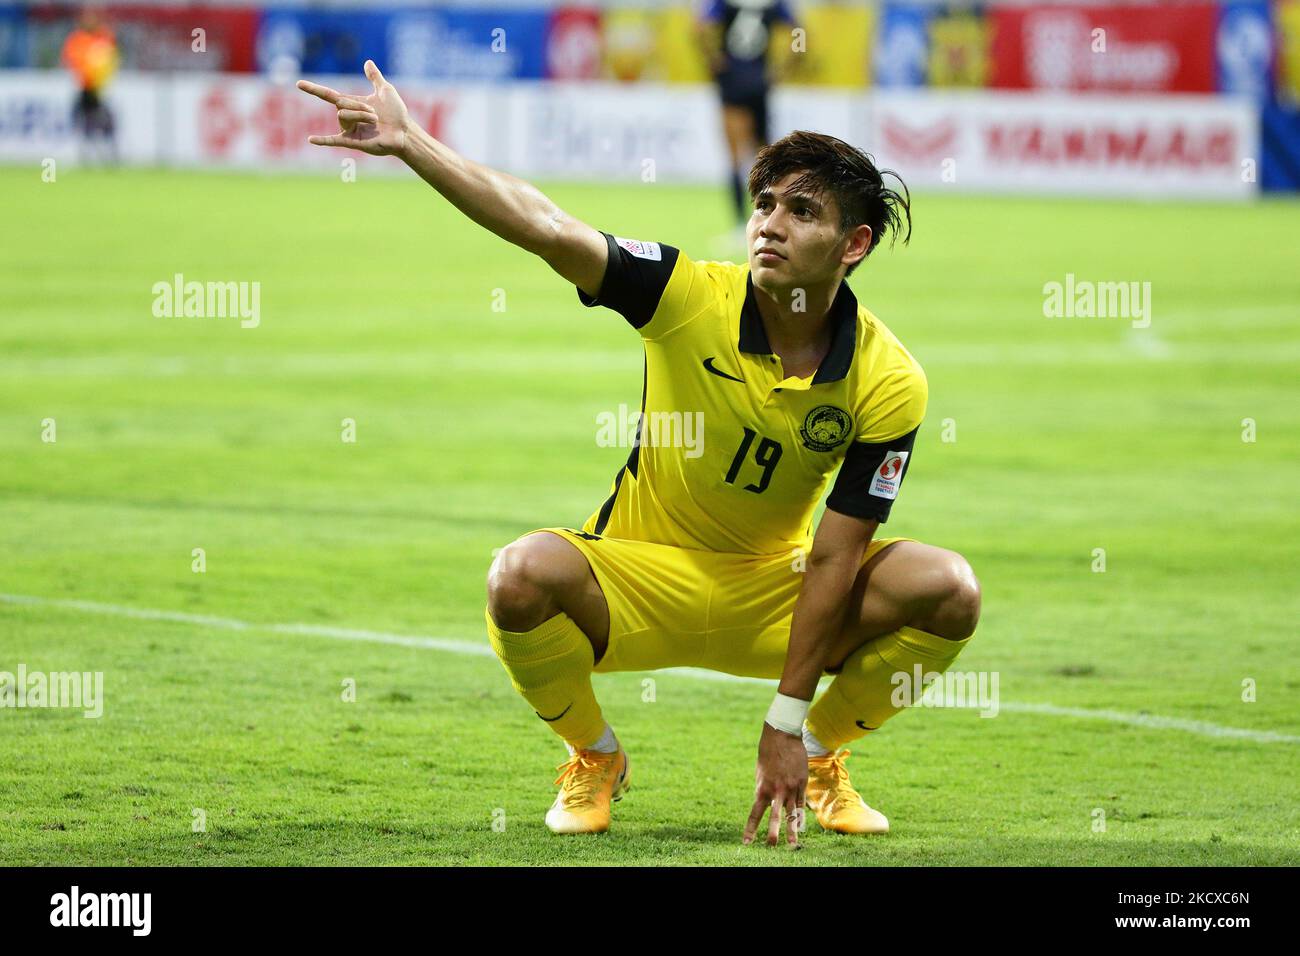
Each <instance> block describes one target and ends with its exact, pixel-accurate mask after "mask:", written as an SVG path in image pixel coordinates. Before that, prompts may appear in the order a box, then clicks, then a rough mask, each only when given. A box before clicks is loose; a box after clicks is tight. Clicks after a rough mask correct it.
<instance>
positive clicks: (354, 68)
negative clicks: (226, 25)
mask: <svg viewBox="0 0 1300 956" xmlns="http://www.w3.org/2000/svg"><path fill="white" fill-rule="evenodd" d="M547 18H548V15H547V13H546V11H545V10H497V11H494V10H482V9H475V10H462V9H441V8H436V7H435V8H421V7H415V8H404V9H395V10H366V11H364V12H353V11H340V10H285V9H278V10H277V9H271V10H268V11H266V13H264V14H263V16H262V23H261V27H260V28H259V30H258V36H257V64H258V69H260V70H262V71H264V72H265V71H271V70H275V69H277V68H285V69H289V70H292V69H294V68H295V65H296V69H297V70H299V71H301V72H303V73H360V72H361V67H362V64H364V63H365V61H366V60H367V59H373V60H374V61H375V62H376V63H378V64H379V67H380V69H382V70H383V71H384V72H385V74H387V75H389V76H390V77H391V78H394V79H396V78H411V77H415V78H421V79H445V80H460V81H473V80H515V79H541V78H542V77H543V76H544V75H545V68H546V67H545V65H546V29H547Z"/></svg>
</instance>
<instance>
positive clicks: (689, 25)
mask: <svg viewBox="0 0 1300 956" xmlns="http://www.w3.org/2000/svg"><path fill="white" fill-rule="evenodd" d="M797 12H798V14H799V15H800V16H801V17H802V20H801V22H800V23H798V24H796V26H795V28H791V26H790V25H789V24H786V23H777V24H775V25H774V26H773V28H772V38H771V48H770V57H771V59H770V60H769V62H770V63H771V67H772V70H773V73H774V79H775V80H776V81H777V82H789V83H802V84H809V85H816V86H851V87H863V86H866V85H867V83H868V82H869V80H870V77H871V37H872V29H873V27H874V23H875V11H874V8H872V7H869V6H867V5H865V4H863V5H858V4H856V3H853V4H848V5H843V6H841V5H832V4H817V5H806V6H800V8H799V10H798V11H797ZM601 30H602V34H603V36H604V74H605V76H606V77H607V78H609V79H615V80H623V81H625V82H632V81H636V80H646V81H651V82H668V83H707V82H708V81H709V70H708V65H707V64H706V63H705V59H704V54H703V53H702V52H701V50H700V42H699V38H698V34H697V23H696V19H695V13H694V10H693V9H692V7H691V6H689V5H686V4H681V5H675V6H671V7H667V8H665V9H654V10H651V9H635V8H633V9H618V8H615V9H611V10H606V11H605V13H604V16H603V17H602V19H601Z"/></svg>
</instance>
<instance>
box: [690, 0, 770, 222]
mask: <svg viewBox="0 0 1300 956" xmlns="http://www.w3.org/2000/svg"><path fill="white" fill-rule="evenodd" d="M778 23H785V24H787V25H789V26H791V27H793V26H794V14H793V13H792V12H791V11H790V4H789V2H788V0H703V2H702V4H701V6H700V8H699V13H698V15H697V19H696V33H695V35H696V40H697V42H698V43H699V46H700V50H701V51H702V52H703V54H704V57H705V61H706V62H707V63H708V66H709V73H710V74H711V75H712V76H713V82H714V83H715V84H716V85H717V88H718V96H719V98H720V99H721V100H722V132H723V135H724V136H725V137H726V139H727V152H728V156H729V159H730V164H731V168H730V183H731V198H732V202H733V203H734V204H735V209H736V219H737V221H738V222H739V226H738V227H737V233H738V237H739V239H740V240H741V241H744V236H745V227H746V225H747V223H748V221H749V214H750V211H751V209H750V200H749V195H748V193H747V192H746V189H745V184H746V182H747V181H748V179H749V169H750V167H751V166H752V164H753V162H754V156H755V154H756V153H757V151H758V149H759V147H762V146H766V145H767V144H768V105H767V98H768V93H769V92H770V90H771V87H772V84H773V83H775V82H778V81H779V80H780V79H781V77H782V75H783V74H784V73H785V71H786V69H787V67H788V65H789V63H790V57H791V53H790V51H789V49H788V46H785V45H781V46H778V47H777V49H778V50H781V51H784V52H783V53H782V54H781V55H779V56H778V57H777V58H775V62H769V53H770V52H771V49H772V31H773V28H774V27H775V26H776V25H777V24H778Z"/></svg>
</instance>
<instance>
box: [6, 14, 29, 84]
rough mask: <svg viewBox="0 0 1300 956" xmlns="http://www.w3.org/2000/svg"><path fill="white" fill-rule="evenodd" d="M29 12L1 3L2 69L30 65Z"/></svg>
mask: <svg viewBox="0 0 1300 956" xmlns="http://www.w3.org/2000/svg"><path fill="white" fill-rule="evenodd" d="M29 65H30V64H29V63H28V62H27V13H26V11H24V9H23V8H22V7H19V6H9V5H4V4H0V69H3V70H13V69H18V68H21V67H25V66H29Z"/></svg>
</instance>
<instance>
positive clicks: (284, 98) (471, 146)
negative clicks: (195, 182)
mask: <svg viewBox="0 0 1300 956" xmlns="http://www.w3.org/2000/svg"><path fill="white" fill-rule="evenodd" d="M312 79H313V80H315V81H317V82H319V83H324V84H325V85H326V86H331V87H333V88H334V89H337V90H343V91H344V92H364V91H363V89H362V88H363V87H364V86H365V80H364V79H363V78H358V77H338V76H326V77H312ZM402 98H403V100H404V101H405V102H406V106H407V109H408V110H409V111H410V113H411V116H412V117H414V118H415V120H416V122H418V123H420V125H422V126H423V127H424V128H425V129H427V130H429V132H431V133H432V134H433V135H434V136H435V137H436V138H438V139H439V140H442V141H443V142H445V143H446V144H447V145H448V146H450V147H451V148H452V149H454V150H456V151H457V152H459V153H463V154H464V155H466V156H468V157H470V158H471V159H475V160H478V161H485V160H486V158H487V153H488V126H489V116H490V110H489V106H490V102H489V101H490V100H492V99H493V98H494V97H493V96H492V94H491V93H490V88H489V87H470V86H456V87H441V86H435V85H431V84H416V83H405V84H403V86H402ZM168 108H169V112H170V115H171V119H172V124H173V127H172V139H171V143H170V157H169V158H170V160H171V161H172V162H174V163H176V164H178V165H198V166H243V167H258V168H268V167H270V168H274V167H289V168H304V167H318V168H324V167H335V168H337V167H338V166H339V164H340V162H341V161H342V159H344V158H345V157H351V158H354V159H356V160H357V164H358V166H362V165H366V166H370V167H373V168H375V169H382V168H389V167H391V168H392V169H393V171H397V170H398V169H399V168H400V163H398V161H397V160H395V159H392V158H391V157H374V156H367V155H365V154H363V153H357V152H353V151H351V150H340V149H333V148H329V147H321V146H313V145H311V144H310V143H308V142H307V137H308V136H312V135H317V134H329V133H337V132H338V122H337V120H336V119H335V110H334V107H332V106H330V105H329V104H328V103H325V102H323V101H321V100H318V99H316V98H315V97H312V96H308V95H307V94H305V93H303V92H302V91H301V90H299V89H297V88H296V87H295V86H294V85H293V84H292V83H283V84H279V83H273V82H270V81H269V80H266V79H264V78H261V77H244V76H230V75H225V76H216V77H203V76H197V75H195V76H183V77H178V78H176V80H175V81H174V82H173V83H172V84H171V87H170V91H169V97H168Z"/></svg>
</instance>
